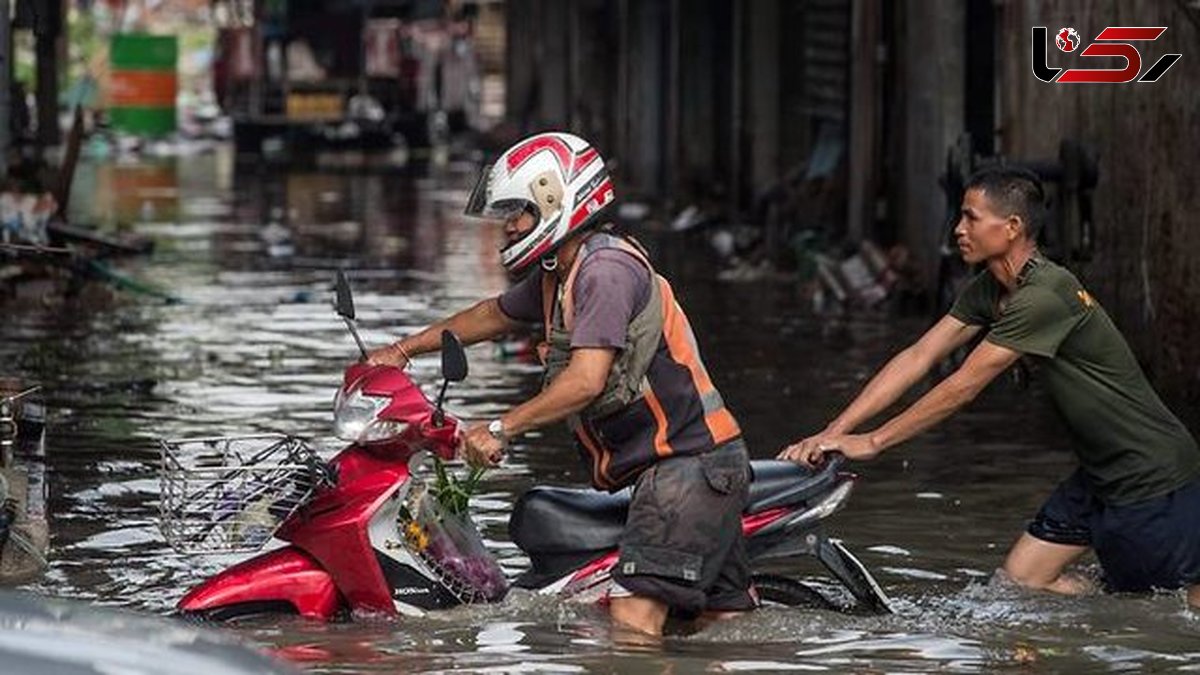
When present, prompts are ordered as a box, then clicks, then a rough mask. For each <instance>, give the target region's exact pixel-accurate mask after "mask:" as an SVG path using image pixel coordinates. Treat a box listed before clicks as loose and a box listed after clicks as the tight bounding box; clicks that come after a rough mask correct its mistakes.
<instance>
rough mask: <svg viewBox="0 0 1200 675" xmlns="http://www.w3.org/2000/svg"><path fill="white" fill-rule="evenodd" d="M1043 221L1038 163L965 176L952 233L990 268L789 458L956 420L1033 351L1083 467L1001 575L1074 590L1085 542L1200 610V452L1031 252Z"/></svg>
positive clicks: (1089, 312) (1109, 331)
mask: <svg viewBox="0 0 1200 675" xmlns="http://www.w3.org/2000/svg"><path fill="white" fill-rule="evenodd" d="M1043 218H1044V206H1043V195H1042V188H1041V184H1040V182H1039V181H1038V179H1037V177H1036V176H1034V175H1033V174H1031V173H1029V172H1026V171H1021V170H1018V169H1013V168H996V169H988V170H984V171H982V172H980V173H979V174H977V175H975V176H974V177H972V178H971V179H970V180H969V181H968V183H967V187H966V191H965V194H964V196H963V201H962V211H961V217H960V219H959V221H958V225H957V227H956V228H955V235H956V236H957V239H958V246H959V250H960V252H961V253H962V256H963V259H964V260H965V261H966V262H968V263H972V264H974V263H979V264H982V265H984V266H985V268H986V269H984V270H983V271H981V272H980V273H979V275H978V276H976V277H975V278H974V279H972V280H971V281H970V282H969V283H968V284H967V286H966V288H965V289H964V290H963V292H962V294H961V295H960V296H959V297H958V300H957V301H956V302H955V303H954V306H953V307H952V308H951V309H950V313H949V314H948V315H947V316H945V317H943V318H942V319H941V320H940V321H938V322H937V323H936V324H934V326H933V327H932V328H930V329H929V331H928V332H926V333H925V335H923V336H922V337H921V339H920V340H918V341H917V342H916V343H915V344H913V345H912V346H910V347H909V348H907V349H905V350H904V351H902V352H900V353H899V354H898V355H897V356H895V357H894V358H893V359H892V360H891V361H889V362H888V364H887V365H886V366H884V367H883V369H882V370H881V371H880V372H879V374H877V375H876V376H875V377H874V378H872V379H871V381H870V382H869V383H868V384H867V386H866V388H865V389H864V390H863V391H862V393H860V394H859V395H858V397H857V398H856V399H855V400H854V401H853V402H852V403H851V404H850V405H849V406H848V407H847V408H846V409H845V411H843V412H842V413H841V414H840V415H839V416H838V417H837V418H835V419H834V420H833V421H832V422H830V423H829V426H828V427H827V428H826V429H825V431H823V432H822V433H820V434H817V435H815V436H812V437H810V438H806V439H804V440H802V441H800V442H797V443H795V444H794V445H791V446H789V447H788V448H786V449H785V450H784V451H783V452H781V453H780V458H781V459H792V460H795V461H798V462H801V463H804V464H807V465H809V466H812V465H814V464H816V463H819V462H820V461H821V457H822V455H823V454H824V453H826V452H832V451H840V452H842V453H843V454H845V455H846V456H847V457H849V458H850V459H858V460H866V459H872V458H874V457H876V456H877V455H879V453H881V452H883V451H884V450H887V449H888V448H891V447H893V446H895V445H898V444H900V443H903V442H904V441H907V440H908V439H910V438H912V437H913V436H915V435H917V434H918V433H920V432H922V431H924V430H926V429H929V428H930V427H932V426H933V425H935V424H937V423H938V422H940V421H942V420H943V419H945V418H946V417H949V416H950V415H951V414H952V413H954V412H955V411H956V410H958V409H959V408H962V407H963V406H964V405H966V404H967V403H969V402H970V401H971V400H972V399H973V398H974V397H975V396H976V395H977V394H978V393H979V392H980V391H981V390H982V389H983V388H984V387H985V386H986V385H987V384H988V383H989V382H990V381H991V380H993V379H994V378H995V377H996V376H997V375H999V374H1000V373H1002V372H1003V371H1004V370H1006V369H1007V368H1008V367H1009V366H1012V365H1013V364H1014V363H1016V362H1017V360H1018V359H1022V358H1024V359H1027V360H1028V361H1030V362H1032V365H1033V366H1034V367H1035V369H1036V372H1037V374H1038V375H1039V378H1040V379H1041V380H1042V382H1043V383H1044V385H1045V387H1046V390H1047V393H1048V394H1049V395H1050V398H1051V399H1052V400H1053V401H1054V403H1055V407H1056V408H1057V409H1058V411H1059V413H1060V414H1061V416H1062V418H1063V421H1064V422H1065V423H1066V426H1067V428H1068V429H1069V431H1070V432H1071V437H1072V438H1071V440H1072V445H1073V446H1074V449H1075V451H1076V454H1077V456H1078V458H1079V463H1080V468H1079V469H1078V470H1077V471H1076V472H1075V473H1074V474H1072V475H1071V476H1070V477H1069V478H1068V479H1067V480H1065V481H1063V483H1062V484H1060V485H1059V486H1058V488H1057V489H1056V490H1055V491H1054V493H1053V494H1051V496H1050V498H1049V499H1048V500H1047V501H1046V502H1045V504H1044V505H1043V506H1042V508H1041V511H1040V512H1038V514H1037V515H1036V516H1035V517H1034V519H1033V521H1032V522H1031V523H1030V524H1029V527H1028V530H1027V531H1026V532H1025V533H1024V534H1022V535H1021V536H1020V538H1019V539H1018V540H1017V542H1016V544H1015V545H1014V546H1013V548H1012V550H1011V551H1009V553H1008V558H1007V559H1006V560H1005V561H1004V572H1005V573H1006V574H1007V576H1008V577H1009V578H1011V579H1012V580H1014V581H1016V582H1017V583H1019V584H1021V585H1023V586H1028V587H1032V588H1037V589H1045V590H1050V591H1056V592H1060V593H1078V592H1080V591H1082V590H1085V589H1086V588H1087V586H1088V585H1087V584H1086V583H1085V582H1083V580H1081V579H1079V578H1077V577H1075V576H1072V575H1070V574H1068V573H1066V572H1065V569H1066V567H1067V566H1068V565H1070V564H1071V563H1072V562H1074V561H1075V560H1078V559H1079V558H1080V556H1082V555H1083V554H1084V553H1085V552H1086V551H1087V550H1088V549H1089V548H1091V549H1093V550H1095V552H1096V556H1097V557H1098V558H1099V559H1100V564H1101V566H1102V567H1103V568H1104V580H1105V584H1106V585H1107V586H1108V588H1110V589H1111V590H1115V591H1147V590H1150V589H1152V588H1180V587H1186V588H1187V589H1188V602H1189V604H1191V605H1192V606H1200V529H1198V528H1197V526H1196V520H1197V518H1198V517H1200V450H1198V449H1197V446H1196V441H1195V439H1193V438H1192V436H1191V434H1190V433H1189V432H1188V430H1187V428H1186V427H1184V425H1183V424H1182V423H1181V422H1180V421H1179V419H1178V418H1176V417H1175V415H1173V414H1172V413H1171V411H1170V410H1168V409H1167V407H1166V406H1165V405H1163V403H1162V401H1161V400H1160V399H1159V397H1158V395H1157V394H1156V393H1155V392H1154V389H1153V388H1151V386H1150V384H1149V382H1147V380H1146V377H1145V375H1144V374H1143V373H1142V369H1141V367H1140V366H1139V365H1138V362H1137V360H1136V359H1135V358H1134V356H1133V353H1132V352H1131V351H1130V349H1129V346H1128V344H1126V342H1125V338H1124V337H1122V335H1121V333H1120V332H1119V331H1118V330H1117V328H1116V325H1115V324H1114V323H1113V321H1112V319H1110V318H1109V316H1108V314H1107V313H1106V312H1105V311H1104V308H1103V307H1102V306H1101V305H1100V303H1099V302H1097V301H1096V299H1095V298H1093V297H1092V296H1091V294H1089V293H1088V292H1087V290H1086V289H1084V287H1083V286H1082V285H1081V284H1080V283H1079V280H1078V279H1076V278H1075V277H1074V276H1073V275H1072V274H1071V273H1070V272H1068V271H1067V270H1065V269H1063V268H1062V267H1059V266H1058V265H1055V264H1054V263H1052V262H1050V261H1048V260H1046V259H1045V258H1043V257H1042V255H1041V253H1039V252H1038V248H1037V243H1036V241H1037V230H1038V227H1039V226H1040V225H1041V222H1042V220H1043ZM981 332H983V333H984V336H983V340H982V341H981V342H979V344H978V345H977V346H976V347H975V348H974V349H973V350H972V351H971V353H970V355H969V356H968V357H967V359H966V361H964V362H963V364H962V366H961V367H959V369H958V371H957V372H955V373H953V374H952V375H950V376H949V377H947V378H946V379H945V380H943V381H942V382H940V383H939V384H938V385H937V386H935V387H933V388H932V389H931V390H930V391H929V392H928V393H926V394H925V395H924V396H922V397H921V398H920V400H918V401H917V402H916V403H914V404H913V405H912V406H910V407H909V408H908V409H907V410H905V411H904V412H902V413H900V414H899V415H896V416H895V417H893V418H892V419H890V420H888V421H887V422H886V423H884V424H883V425H882V426H879V427H877V428H876V429H874V430H872V431H869V432H859V433H854V432H855V431H856V430H857V429H859V428H860V427H861V426H862V425H863V424H865V423H866V422H867V421H868V420H870V419H871V418H873V417H874V416H875V415H877V414H879V413H881V412H883V411H884V410H886V409H887V408H888V407H889V406H891V405H892V404H893V403H895V402H896V401H897V400H899V398H900V397H901V396H902V395H903V394H904V393H905V391H907V390H908V389H909V388H911V387H912V386H913V385H914V384H916V383H917V382H918V381H919V380H921V379H922V378H923V377H924V376H925V374H926V373H928V372H929V370H930V368H932V367H933V366H934V365H935V364H936V363H937V362H939V361H940V360H942V359H943V358H945V357H946V356H947V355H949V354H950V353H951V352H952V351H954V350H955V349H957V348H958V347H961V346H963V345H965V344H967V343H968V342H970V341H971V340H972V338H974V337H975V336H977V335H978V334H979V333H981ZM1011 459H1014V460H1016V458H1011ZM1016 461H1019V460H1016Z"/></svg>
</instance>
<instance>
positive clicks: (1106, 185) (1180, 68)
mask: <svg viewBox="0 0 1200 675" xmlns="http://www.w3.org/2000/svg"><path fill="white" fill-rule="evenodd" d="M1181 5H1182V3H1175V2H1163V1H1162V0H1097V1H1095V2H1089V3H1080V2H1072V1H1071V0H1038V1H1034V0H1026V1H1024V2H1007V3H1004V4H1003V5H1001V24H1000V27H999V28H1000V35H1001V43H1000V45H999V49H1000V52H1001V53H1000V56H999V58H998V59H997V63H998V69H999V72H998V77H999V78H1000V110H1001V112H1000V125H1001V135H1000V145H1001V148H1000V150H1001V152H1004V153H1005V154H1009V155H1013V156H1018V157H1053V156H1054V155H1055V154H1056V153H1057V147H1058V143H1059V140H1060V139H1061V138H1064V137H1073V138H1077V139H1079V140H1081V141H1084V142H1085V143H1087V144H1089V145H1090V146H1092V147H1093V148H1095V150H1096V151H1097V152H1098V154H1099V165H1100V184H1099V186H1098V188H1097V190H1096V192H1095V221H1096V242H1097V243H1096V254H1095V256H1094V258H1093V259H1092V260H1091V261H1090V262H1088V263H1083V264H1081V265H1079V266H1078V267H1079V270H1080V271H1081V276H1082V277H1083V279H1084V281H1085V283H1087V284H1088V285H1089V286H1090V287H1091V291H1092V293H1093V295H1095V296H1096V297H1097V298H1098V299H1099V300H1100V301H1101V302H1102V303H1103V304H1104V306H1105V307H1106V308H1107V309H1108V311H1109V312H1110V313H1111V314H1112V315H1113V318H1114V319H1115V320H1116V321H1117V323H1118V325H1119V326H1120V327H1121V329H1122V330H1123V331H1124V333H1125V335H1126V336H1127V337H1128V338H1129V339H1130V341H1131V342H1132V343H1133V345H1134V349H1135V350H1136V351H1137V352H1138V355H1139V357H1140V358H1141V359H1142V360H1143V362H1144V363H1145V364H1146V365H1147V366H1148V367H1149V369H1150V371H1151V372H1152V374H1153V375H1154V376H1155V382H1156V384H1158V386H1159V388H1160V391H1162V392H1163V393H1164V394H1165V398H1166V399H1167V400H1168V401H1169V402H1170V403H1172V404H1173V408H1174V409H1175V411H1176V413H1177V414H1180V416H1181V417H1184V418H1186V421H1187V422H1188V423H1189V424H1190V425H1191V426H1192V428H1193V429H1196V428H1200V260H1198V259H1197V257H1198V255H1200V223H1197V222H1196V219H1197V213H1200V65H1198V64H1200V27H1198V25H1197V21H1200V11H1198V10H1192V13H1191V15H1190V16H1189V15H1188V14H1187V13H1186V12H1185V10H1184V9H1183V8H1182V7H1181ZM1032 26H1047V27H1048V30H1049V32H1050V33H1051V34H1053V33H1054V32H1056V31H1057V30H1058V29H1059V28H1061V27H1064V26H1070V27H1073V28H1075V29H1076V30H1077V31H1078V32H1079V35H1080V37H1081V38H1083V40H1084V43H1085V44H1088V43H1090V42H1091V41H1092V39H1093V38H1094V37H1095V36H1096V34H1097V33H1099V32H1100V31H1101V30H1102V29H1103V28H1105V27H1106V26H1167V27H1168V30H1167V32H1166V33H1165V34H1163V36H1162V37H1161V38H1159V39H1158V40H1157V41H1155V42H1152V43H1140V44H1139V45H1138V48H1139V50H1140V52H1141V54H1142V59H1143V65H1142V68H1143V72H1145V70H1147V69H1149V68H1150V66H1151V64H1152V63H1153V62H1154V61H1155V60H1157V58H1158V56H1159V55H1161V54H1165V53H1181V54H1183V57H1182V58H1181V59H1180V60H1179V62H1177V63H1176V64H1175V65H1174V66H1173V67H1172V68H1171V70H1169V71H1168V72H1167V73H1166V74H1165V75H1163V77H1162V79H1160V80H1159V81H1158V82H1157V83H1153V84H1140V83H1130V84H1120V85H1111V84H1104V85H1096V84H1046V83H1043V82H1041V81H1040V80H1037V79H1036V78H1034V77H1033V75H1032V73H1031V64H1030V59H1031V55H1030V41H1031V37H1030V32H1031V31H1030V29H1031V27H1032ZM1048 60H1049V63H1050V65H1051V66H1052V67H1070V66H1071V65H1072V63H1074V62H1075V61H1078V56H1076V55H1067V54H1063V53H1062V52H1060V51H1059V50H1057V49H1055V48H1054V47H1053V45H1051V46H1050V49H1049V55H1048ZM1110 61H1112V62H1113V63H1112V67H1119V65H1120V61H1119V60H1118V59H1110Z"/></svg>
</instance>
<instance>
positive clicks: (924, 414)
mask: <svg viewBox="0 0 1200 675" xmlns="http://www.w3.org/2000/svg"><path fill="white" fill-rule="evenodd" d="M958 375H959V374H956V375H952V376H950V377H948V378H946V379H945V380H942V381H941V382H940V383H939V384H938V385H937V386H936V387H934V388H933V389H931V390H929V392H928V393H926V394H925V395H924V396H922V397H921V398H920V399H918V400H917V402H916V403H914V404H912V405H911V406H909V407H908V409H907V410H905V411H904V412H902V413H900V414H899V415H897V416H895V417H893V418H892V419H891V420H889V421H888V422H887V423H886V424H884V425H883V426H881V427H879V428H878V429H876V430H875V431H874V432H871V434H870V436H871V442H872V443H874V444H875V446H876V447H878V448H879V449H880V450H886V449H887V448H890V447H892V446H894V445H899V444H900V443H903V442H904V441H907V440H908V439H910V438H912V437H913V436H916V435H917V434H919V433H921V432H923V431H925V430H926V429H929V428H930V427H933V426H934V425H936V424H937V423H939V422H941V421H942V420H944V419H946V418H947V417H949V416H950V415H952V414H954V413H955V412H956V411H958V410H959V409H960V408H962V407H963V406H965V405H967V404H968V403H970V402H971V401H973V400H975V397H976V396H978V395H979V391H980V390H981V389H982V385H983V384H986V381H985V382H983V383H972V382H970V381H967V378H964V377H960V376H958Z"/></svg>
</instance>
